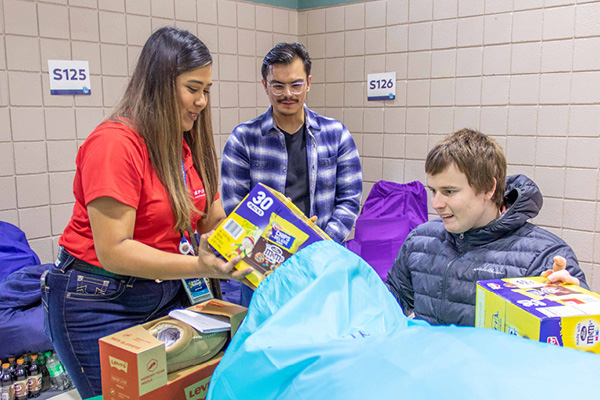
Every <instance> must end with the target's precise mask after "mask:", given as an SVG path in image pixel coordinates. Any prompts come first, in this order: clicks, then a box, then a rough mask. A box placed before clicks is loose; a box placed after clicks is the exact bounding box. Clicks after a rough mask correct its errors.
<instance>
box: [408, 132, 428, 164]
mask: <svg viewBox="0 0 600 400" xmlns="http://www.w3.org/2000/svg"><path fill="white" fill-rule="evenodd" d="M405 141H406V157H407V158H412V159H417V160H424V159H425V157H427V151H428V146H427V135H406V138H405Z"/></svg>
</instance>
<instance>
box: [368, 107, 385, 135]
mask: <svg viewBox="0 0 600 400" xmlns="http://www.w3.org/2000/svg"><path fill="white" fill-rule="evenodd" d="M383 120H384V119H383V108H367V109H365V110H364V125H363V130H364V132H373V133H382V132H383Z"/></svg>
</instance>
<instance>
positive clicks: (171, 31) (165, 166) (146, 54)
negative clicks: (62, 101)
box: [110, 27, 218, 231]
mask: <svg viewBox="0 0 600 400" xmlns="http://www.w3.org/2000/svg"><path fill="white" fill-rule="evenodd" d="M211 64H212V57H211V55H210V52H209V51H208V48H207V47H206V46H205V45H204V43H202V41H201V40H200V39H198V38H197V37H196V36H194V35H193V34H191V33H190V32H188V31H186V30H181V29H176V28H172V27H164V28H160V29H158V30H157V31H156V32H154V33H153V34H152V35H151V36H150V37H149V38H148V40H147V41H146V44H145V45H144V47H143V49H142V52H141V54H140V57H139V59H138V62H137V66H136V68H135V71H134V72H133V76H132V77H131V80H130V81H129V84H128V86H127V89H126V90H125V94H124V95H123V98H122V99H121V101H120V103H119V104H118V106H117V107H116V109H115V112H114V113H113V114H112V116H111V117H110V119H112V120H116V121H120V122H125V123H129V121H130V123H131V124H132V128H134V129H135V130H136V131H137V132H138V133H139V135H140V136H141V137H142V138H143V139H144V141H145V142H146V146H147V147H148V151H149V153H150V160H151V162H152V165H153V166H154V170H155V171H156V174H157V175H158V177H159V179H160V181H161V182H162V184H163V185H164V187H165V189H166V190H167V193H168V194H169V200H170V202H171V208H172V209H173V214H174V215H175V221H176V222H175V229H176V230H178V231H184V230H186V229H188V227H189V225H190V216H191V214H192V212H199V213H201V214H203V216H205V215H206V210H210V207H211V205H212V203H213V199H214V198H215V195H216V192H217V186H218V168H217V153H216V151H215V145H214V140H213V132H212V122H211V116H210V96H209V95H207V104H206V107H205V108H204V109H203V110H202V112H201V113H200V115H199V118H198V120H196V121H195V122H194V125H193V127H192V129H191V130H190V131H188V132H183V128H182V123H181V117H180V112H179V98H178V95H177V87H176V79H177V77H178V76H179V75H181V74H183V73H185V72H188V71H192V70H195V69H197V68H200V67H205V66H209V65H211ZM184 139H185V140H186V142H187V143H188V145H189V147H190V149H191V152H192V157H193V160H194V167H195V168H196V171H198V173H199V174H200V176H201V178H202V182H203V184H204V189H205V192H206V209H205V210H197V209H196V208H195V207H194V205H193V203H192V201H191V198H190V195H189V193H188V190H187V187H186V185H185V182H184V180H183V174H182V172H181V161H182V155H181V154H182V153H181V145H182V143H183V140H184Z"/></svg>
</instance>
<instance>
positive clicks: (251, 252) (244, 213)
mask: <svg viewBox="0 0 600 400" xmlns="http://www.w3.org/2000/svg"><path fill="white" fill-rule="evenodd" d="M327 239H329V240H330V238H329V236H327V234H326V233H325V232H323V230H321V229H320V228H319V227H318V226H317V225H315V224H314V223H313V222H311V221H310V220H309V219H308V218H307V217H306V216H305V215H304V214H302V212H301V211H300V210H299V209H298V208H297V207H296V206H295V205H294V204H293V203H292V202H291V201H290V200H289V199H288V198H287V197H285V196H284V195H283V194H281V193H279V192H278V191H276V190H273V189H271V188H269V187H268V186H266V185H263V184H262V183H259V184H258V185H256V186H255V187H254V188H253V189H252V190H251V191H250V193H248V195H247V196H246V197H245V198H244V200H242V202H241V203H240V204H239V205H238V206H237V207H236V208H235V210H233V212H232V213H231V214H230V215H229V216H228V217H227V218H226V219H225V220H223V222H222V223H221V224H220V225H219V226H218V227H217V229H215V231H214V232H213V234H212V235H210V237H209V238H208V243H209V244H210V245H211V246H212V247H214V249H215V250H216V251H218V252H219V254H221V255H222V256H223V257H225V259H227V260H231V259H232V258H233V257H235V256H236V255H238V254H239V255H241V256H242V261H240V262H239V263H238V264H237V265H236V268H237V269H240V270H241V269H245V268H246V267H247V266H251V267H252V268H254V272H252V273H251V274H250V275H248V280H249V281H250V282H251V283H252V284H253V285H254V286H255V287H258V284H259V283H260V282H261V281H262V280H263V279H264V277H265V273H268V272H269V271H272V270H273V269H275V268H277V267H278V266H279V265H281V264H282V263H283V262H284V261H285V260H287V259H288V258H289V257H291V255H292V254H294V253H295V252H297V251H298V250H300V249H303V248H304V247H306V246H308V245H309V244H311V243H314V242H316V241H319V240H327Z"/></svg>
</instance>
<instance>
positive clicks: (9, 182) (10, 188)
mask: <svg viewBox="0 0 600 400" xmlns="http://www.w3.org/2000/svg"><path fill="white" fill-rule="evenodd" d="M0 185H2V190H1V191H0V210H12V209H16V208H17V188H16V184H15V178H14V177H12V176H6V177H0ZM4 215H6V214H4V213H0V221H6V222H10V221H8V220H7V219H4ZM16 225H18V222H17V223H16Z"/></svg>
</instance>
